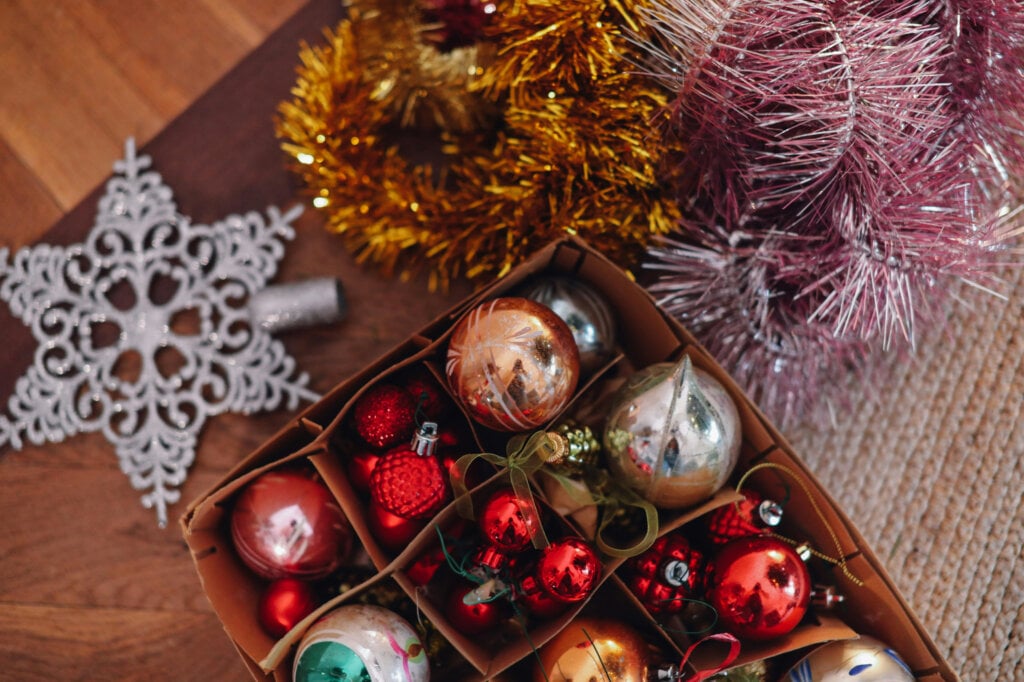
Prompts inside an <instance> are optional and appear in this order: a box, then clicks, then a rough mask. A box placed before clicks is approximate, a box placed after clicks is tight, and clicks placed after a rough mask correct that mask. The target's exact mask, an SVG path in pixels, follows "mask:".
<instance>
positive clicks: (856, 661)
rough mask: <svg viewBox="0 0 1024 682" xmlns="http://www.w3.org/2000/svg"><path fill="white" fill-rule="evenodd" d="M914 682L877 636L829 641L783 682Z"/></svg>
mask: <svg viewBox="0 0 1024 682" xmlns="http://www.w3.org/2000/svg"><path fill="white" fill-rule="evenodd" d="M852 678H856V680H857V682H913V680H915V679H917V678H916V677H915V676H914V674H913V672H911V670H910V667H909V666H908V665H907V664H906V663H904V662H903V659H901V658H900V657H899V654H897V653H896V652H895V651H893V650H892V649H891V648H889V647H888V646H886V645H885V644H883V643H882V642H880V641H878V640H877V639H875V638H874V637H868V636H866V635H861V636H860V637H859V638H857V639H849V640H843V641H838V642H830V643H829V644H825V645H824V646H821V647H819V648H817V649H815V650H814V651H812V652H811V653H810V654H809V655H808V656H807V657H806V658H804V659H803V660H802V661H800V662H799V663H797V664H796V665H795V666H793V668H792V669H790V671H789V672H787V673H786V674H785V676H783V678H782V682H840V681H841V680H842V681H845V680H849V679H852Z"/></svg>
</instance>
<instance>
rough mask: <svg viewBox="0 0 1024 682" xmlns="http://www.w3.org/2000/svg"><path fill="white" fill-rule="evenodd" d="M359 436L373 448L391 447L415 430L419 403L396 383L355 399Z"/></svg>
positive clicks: (375, 388)
mask: <svg viewBox="0 0 1024 682" xmlns="http://www.w3.org/2000/svg"><path fill="white" fill-rule="evenodd" d="M352 420H353V424H354V425H355V429H356V433H358V434H359V437H360V438H362V439H363V440H364V441H366V443H367V444H368V445H370V446H371V447H374V448H380V449H383V448H390V447H393V446H395V445H398V444H399V443H401V442H403V441H405V440H408V439H409V438H410V437H411V436H412V434H413V431H415V430H416V402H415V401H414V400H413V398H412V396H411V395H409V392H408V391H406V390H405V389H404V388H400V387H398V386H395V385H393V384H377V385H376V386H374V387H373V388H371V389H369V390H368V391H367V392H366V393H364V394H363V395H362V396H360V397H359V399H358V400H356V404H355V406H354V407H353V409H352Z"/></svg>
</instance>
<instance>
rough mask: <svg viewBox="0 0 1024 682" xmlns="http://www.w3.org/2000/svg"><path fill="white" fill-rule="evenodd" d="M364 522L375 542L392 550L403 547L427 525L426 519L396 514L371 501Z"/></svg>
mask: <svg viewBox="0 0 1024 682" xmlns="http://www.w3.org/2000/svg"><path fill="white" fill-rule="evenodd" d="M366 523H367V525H369V526H370V532H371V533H373V537H375V538H376V539H377V542H379V543H380V544H381V546H383V547H384V548H385V549H389V550H391V551H392V552H396V551H398V550H401V549H404V548H405V546H406V545H408V544H409V542H410V541H411V540H412V539H413V538H414V537H416V534H417V533H419V532H420V531H421V530H423V529H424V528H426V526H427V520H426V519H407V518H405V517H402V516H397V515H395V514H392V513H391V512H389V511H388V510H387V509H382V508H381V507H380V505H378V504H376V503H375V502H373V501H371V502H370V504H369V505H368V506H367V508H366Z"/></svg>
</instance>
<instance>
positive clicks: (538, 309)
mask: <svg viewBox="0 0 1024 682" xmlns="http://www.w3.org/2000/svg"><path fill="white" fill-rule="evenodd" d="M446 373H447V376H448V382H449V384H450V385H451V388H452V392H453V393H454V394H455V396H456V397H457V398H458V400H459V401H460V402H461V403H462V404H463V406H464V407H465V408H466V411H467V413H468V414H469V415H470V416H471V417H472V418H473V419H475V420H476V421H477V422H479V423H480V424H483V425H484V426H486V427H488V428H492V429H496V430H499V431H528V430H530V429H535V428H537V427H539V426H541V425H542V424H545V423H546V422H547V421H549V420H550V419H552V418H553V417H555V416H556V415H557V414H558V413H559V412H560V411H561V410H562V408H563V407H565V405H566V403H568V402H569V399H570V398H571V397H572V394H573V391H575V390H576V383H577V381H578V380H579V375H580V356H579V351H578V350H577V349H576V342H575V341H574V340H573V338H572V332H571V331H569V328H568V327H567V326H566V324H565V322H563V321H562V319H561V318H559V317H558V315H555V313H553V312H552V311H551V309H550V308H547V307H545V306H543V305H541V304H539V303H536V302H534V301H530V300H527V299H525V298H496V299H493V300H490V301H487V302H485V303H483V304H481V305H479V306H477V307H476V308H474V309H473V310H471V311H470V312H469V313H467V314H466V316H465V317H463V318H462V320H461V321H460V322H459V323H458V324H457V325H456V326H455V329H454V330H453V331H452V336H451V339H450V341H449V343H448V361H447V365H446Z"/></svg>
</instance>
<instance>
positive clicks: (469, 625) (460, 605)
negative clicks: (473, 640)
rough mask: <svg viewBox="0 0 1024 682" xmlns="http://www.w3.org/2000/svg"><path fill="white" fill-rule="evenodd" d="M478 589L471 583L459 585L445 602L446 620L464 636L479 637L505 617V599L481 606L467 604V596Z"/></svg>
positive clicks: (487, 602)
mask: <svg viewBox="0 0 1024 682" xmlns="http://www.w3.org/2000/svg"><path fill="white" fill-rule="evenodd" d="M476 588H477V586H476V585H473V584H470V583H461V584H458V585H456V586H455V587H454V588H452V591H451V592H449V593H448V598H447V599H446V600H445V605H444V615H445V618H447V619H448V622H449V623H451V624H452V626H453V627H455V629H456V630H458V631H459V632H461V633H462V634H464V635H477V634H479V633H481V632H485V631H487V630H491V629H493V628H494V627H495V626H496V625H497V624H498V623H500V622H501V620H502V618H504V616H505V601H504V599H495V600H493V601H486V602H483V603H481V604H467V603H466V601H465V597H466V595H468V594H469V593H470V592H472V591H473V590H475V589H476Z"/></svg>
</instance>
